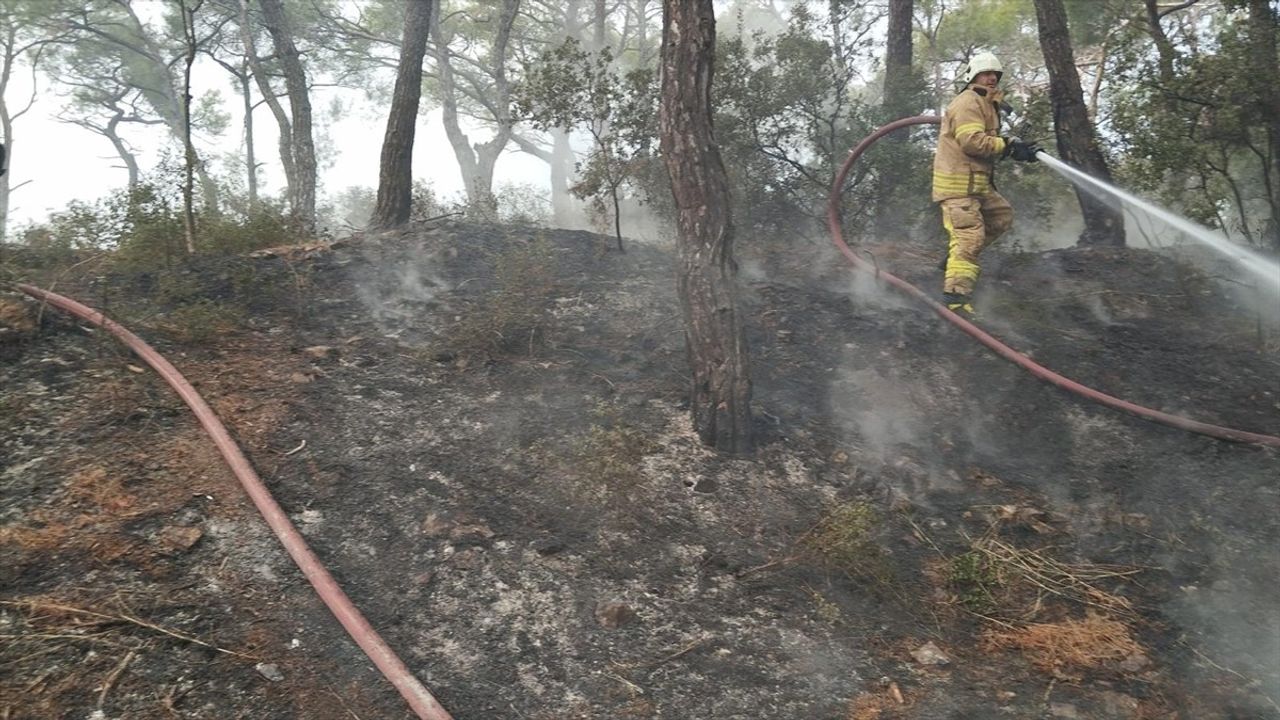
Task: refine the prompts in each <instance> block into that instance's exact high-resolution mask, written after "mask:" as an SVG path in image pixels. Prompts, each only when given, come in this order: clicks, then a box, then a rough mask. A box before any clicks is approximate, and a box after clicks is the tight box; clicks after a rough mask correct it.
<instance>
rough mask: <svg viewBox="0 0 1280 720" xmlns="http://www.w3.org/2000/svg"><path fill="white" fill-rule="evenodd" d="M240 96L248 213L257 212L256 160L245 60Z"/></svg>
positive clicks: (248, 81) (251, 102)
mask: <svg viewBox="0 0 1280 720" xmlns="http://www.w3.org/2000/svg"><path fill="white" fill-rule="evenodd" d="M236 79H237V80H239V81H240V96H241V97H242V98H244V172H245V182H246V183H247V185H248V191H249V212H250V213H254V212H257V210H258V158H257V157H256V154H255V152H254V149H253V98H252V97H250V92H251V90H250V88H249V84H250V80H249V61H248V58H245V61H244V64H243V66H242V67H241V73H240V75H238V76H237V78H236Z"/></svg>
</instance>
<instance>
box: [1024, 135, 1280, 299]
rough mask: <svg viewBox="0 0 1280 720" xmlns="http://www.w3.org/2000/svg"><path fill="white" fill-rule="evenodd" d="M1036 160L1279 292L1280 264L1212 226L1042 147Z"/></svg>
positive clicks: (1272, 290)
mask: <svg viewBox="0 0 1280 720" xmlns="http://www.w3.org/2000/svg"><path fill="white" fill-rule="evenodd" d="M1036 159H1037V160H1040V161H1042V162H1043V163H1044V164H1045V165H1048V166H1049V167H1050V168H1052V169H1053V170H1054V171H1055V172H1057V173H1058V174H1059V175H1062V176H1063V177H1065V178H1067V179H1068V180H1070V181H1071V182H1073V183H1075V184H1076V185H1078V186H1080V187H1082V188H1084V189H1086V190H1089V191H1097V192H1100V193H1103V194H1104V195H1106V196H1107V197H1112V198H1116V199H1118V200H1120V201H1121V202H1123V203H1125V204H1127V205H1129V206H1130V207H1131V208H1134V209H1136V210H1139V211H1141V212H1143V213H1146V214H1147V215H1148V216H1150V217H1154V218H1156V219H1159V220H1161V221H1163V222H1165V223H1167V224H1168V225H1169V226H1170V227H1172V228H1173V229H1175V230H1177V231H1178V232H1180V233H1182V234H1184V235H1186V236H1187V237H1189V238H1191V239H1192V240H1195V241H1196V242H1198V243H1200V244H1201V245H1204V246H1205V247H1207V248H1209V249H1210V250H1213V251H1214V252H1216V253H1218V254H1219V255H1222V256H1224V257H1226V258H1228V259H1230V260H1232V261H1234V262H1235V263H1236V264H1238V265H1240V266H1241V267H1242V268H1244V269H1245V270H1247V271H1249V273H1250V274H1252V275H1254V276H1255V277H1257V278H1258V280H1259V281H1260V282H1261V283H1263V284H1264V285H1265V287H1267V288H1268V289H1269V290H1271V292H1273V293H1277V294H1280V264H1277V263H1276V262H1275V261H1273V260H1269V259H1267V258H1266V257H1264V256H1262V255H1259V254H1258V253H1256V252H1254V251H1252V250H1249V249H1248V248H1245V247H1241V246H1240V245H1238V244H1236V243H1233V242H1231V241H1230V240H1228V239H1227V238H1225V237H1224V236H1223V235H1222V234H1221V233H1217V232H1214V231H1213V230H1210V229H1209V228H1207V227H1205V226H1203V225H1200V224H1197V223H1194V222H1192V221H1190V220H1188V219H1186V218H1184V217H1182V216H1180V215H1177V214H1175V213H1172V212H1170V211H1168V210H1166V209H1164V208H1162V207H1160V206H1159V205H1156V204H1154V203H1152V202H1149V201H1147V200H1143V199H1142V198H1140V197H1138V196H1136V195H1133V194H1132V193H1128V192H1125V191H1124V190H1121V189H1120V188H1118V187H1115V186H1114V185H1111V184H1110V183H1106V182H1103V181H1102V180H1099V179H1097V178H1095V177H1092V176H1091V175H1089V174H1087V173H1085V172H1083V171H1081V170H1079V169H1077V168H1074V167H1071V166H1070V165H1068V164H1066V163H1065V162H1063V161H1061V160H1059V159H1058V158H1056V157H1054V156H1052V155H1050V154H1049V153H1047V152H1045V151H1043V150H1041V151H1040V152H1038V153H1036Z"/></svg>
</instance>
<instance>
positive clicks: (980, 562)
mask: <svg viewBox="0 0 1280 720" xmlns="http://www.w3.org/2000/svg"><path fill="white" fill-rule="evenodd" d="M949 566H950V567H949V573H948V578H947V582H948V585H949V586H950V588H951V589H952V591H953V593H954V598H955V599H956V601H957V602H959V603H960V604H961V605H963V606H965V607H966V608H967V609H969V610H970V611H971V612H974V613H977V614H979V615H983V616H1003V617H1013V618H1018V619H1020V620H1030V619H1032V618H1034V617H1035V616H1037V615H1039V614H1040V613H1041V611H1042V610H1043V609H1044V607H1045V604H1046V601H1048V600H1050V599H1056V600H1058V601H1061V602H1067V603H1071V604H1079V605H1083V606H1085V607H1089V608H1093V609H1095V610H1098V611H1100V612H1105V613H1110V614H1114V615H1120V616H1123V617H1128V616H1131V615H1132V614H1133V605H1132V603H1131V602H1130V601H1129V600H1128V599H1127V598H1125V597H1123V596H1121V595H1117V594H1115V593H1113V592H1109V591H1108V590H1105V589H1103V587H1102V585H1103V584H1107V585H1112V584H1119V583H1123V582H1125V581H1127V580H1128V578H1130V577H1132V576H1133V575H1136V574H1138V573H1139V572H1140V570H1139V569H1136V568H1132V567H1125V566H1119V565H1099V564H1096V563H1087V562H1074V563H1072V562H1064V561H1062V560H1058V559H1057V558H1055V557H1053V556H1052V555H1051V554H1050V552H1049V551H1048V550H1033V549H1029V548H1019V547H1015V546H1013V545H1011V544H1009V543H1006V542H1004V541H1002V540H1000V539H999V538H996V537H994V536H987V537H982V538H979V539H977V540H974V541H973V543H972V544H971V546H970V550H969V551H968V552H966V553H963V554H961V555H957V556H955V557H953V558H951V559H950V562H949Z"/></svg>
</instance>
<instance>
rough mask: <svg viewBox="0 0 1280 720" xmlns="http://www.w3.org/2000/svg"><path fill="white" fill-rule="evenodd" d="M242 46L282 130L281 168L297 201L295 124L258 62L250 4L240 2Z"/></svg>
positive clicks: (242, 0) (288, 192)
mask: <svg viewBox="0 0 1280 720" xmlns="http://www.w3.org/2000/svg"><path fill="white" fill-rule="evenodd" d="M240 44H241V45H242V46H243V49H244V54H245V60H246V61H247V62H248V63H249V69H250V70H251V71H252V72H253V79H254V82H255V83H257V85H258V92H259V93H261V94H262V101H263V102H265V103H266V104H267V107H268V108H269V109H270V110H271V115H272V117H274V118H275V119H276V127H277V128H279V133H278V134H277V136H278V140H279V147H280V164H281V165H282V166H283V167H284V183H285V189H286V191H287V194H288V196H289V197H290V198H292V197H294V194H295V190H294V188H296V187H297V186H298V170H297V167H296V166H295V165H294V162H293V124H292V123H291V122H289V115H288V114H287V113H286V112H285V111H284V107H282V106H281V105H280V100H279V98H277V97H276V91H275V89H274V88H272V87H271V78H270V77H268V76H267V72H266V69H265V68H263V67H262V61H261V60H260V59H259V58H258V50H257V48H255V47H254V42H253V23H252V21H251V20H250V17H249V0H240Z"/></svg>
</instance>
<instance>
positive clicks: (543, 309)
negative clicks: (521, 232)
mask: <svg viewBox="0 0 1280 720" xmlns="http://www.w3.org/2000/svg"><path fill="white" fill-rule="evenodd" d="M493 262H494V271H493V272H494V283H493V287H492V288H490V289H489V290H488V291H487V292H486V294H485V295H484V296H483V297H481V298H479V299H477V300H476V301H475V302H474V303H473V304H472V306H471V307H470V308H469V309H468V310H467V312H466V313H465V314H464V315H463V316H462V319H461V320H460V321H459V322H458V323H456V324H455V325H453V326H452V327H451V328H450V329H449V330H448V331H447V332H446V338H445V339H446V341H447V342H448V344H449V345H450V347H451V348H452V349H454V350H455V351H457V352H460V353H462V354H464V355H473V354H488V355H490V356H494V355H498V356H503V355H533V354H534V352H535V351H536V350H537V349H538V347H540V346H541V345H542V343H543V341H544V335H545V332H546V326H547V324H548V322H549V320H550V317H551V315H550V308H551V306H552V301H553V299H554V298H555V296H556V294H557V292H558V286H559V283H558V281H557V279H556V272H557V269H556V265H557V261H556V256H555V249H554V248H553V247H552V246H551V244H550V243H549V242H547V240H546V238H543V237H539V238H537V239H535V240H533V241H531V242H528V243H524V244H513V245H511V246H510V247H508V248H506V249H505V250H503V251H502V252H501V253H498V254H497V255H495V256H494V259H493Z"/></svg>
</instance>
